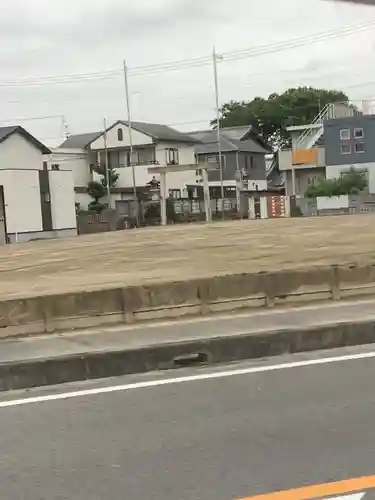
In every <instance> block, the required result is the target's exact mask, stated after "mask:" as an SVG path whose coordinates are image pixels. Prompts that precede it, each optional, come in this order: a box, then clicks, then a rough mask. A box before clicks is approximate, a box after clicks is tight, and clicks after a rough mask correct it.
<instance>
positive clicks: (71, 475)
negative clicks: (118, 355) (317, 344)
mask: <svg viewBox="0 0 375 500" xmlns="http://www.w3.org/2000/svg"><path fill="white" fill-rule="evenodd" d="M357 354H359V355H360V356H375V353H372V354H371V347H365V348H355V349H340V350H336V351H330V352H321V353H319V354H317V353H315V354H303V355H294V356H284V357H281V358H273V359H270V360H263V361H258V362H253V363H246V364H240V365H238V364H235V365H230V366H225V367H220V368H216V369H205V370H202V369H200V370H182V371H173V372H168V373H160V374H151V375H150V374H148V375H146V376H137V377H135V376H133V377H123V378H120V379H111V380H110V381H108V380H105V381H97V382H90V383H85V384H72V385H70V386H63V387H56V388H49V389H45V390H37V391H29V392H17V393H8V394H4V395H2V399H1V400H0V485H1V498H4V499H12V500H25V499H27V500H44V499H46V500H47V499H48V500H54V499H59V500H62V499H64V500H65V499H69V500H109V499H111V500H123V499H126V500H194V499H202V500H232V499H233V500H235V499H240V498H244V497H250V496H252V495H256V494H260V493H266V492H271V491H277V490H283V489H287V488H294V487H299V486H302V485H304V484H314V483H324V482H330V481H339V480H342V479H346V478H353V477H358V476H365V475H366V476H367V475H371V474H374V472H375V388H374V380H375V357H368V358H365V357H361V358H360V359H346V360H340V361H337V360H333V361H332V357H337V356H342V355H346V356H349V357H352V355H357ZM327 357H330V359H329V360H328V361H327V359H325V361H324V363H322V360H323V359H324V358H327ZM291 362H292V363H297V365H296V364H294V365H292V366H290V365H289V363H291ZM285 363H287V364H288V365H286V366H284V364H285ZM298 363H299V364H298ZM307 363H311V364H307ZM317 363H319V364H317ZM275 365H276V368H275ZM280 365H283V366H280ZM238 370H241V372H238ZM233 371H236V372H235V373H233ZM223 372H224V373H223ZM180 377H184V378H183V379H182V380H181V378H180ZM194 377H196V378H195V379H194ZM207 377H213V378H207ZM165 382H167V383H165ZM129 384H133V385H131V386H130V387H129ZM153 384H154V385H153ZM119 385H122V386H121V387H119ZM72 391H76V392H75V394H68V395H69V396H70V397H69V398H67V399H58V398H60V397H61V396H60V395H61V393H64V394H65V396H66V393H71V392H72ZM77 391H78V392H77ZM79 391H86V392H83V393H82V392H79ZM87 391H91V392H87ZM100 391H103V393H100ZM110 391H113V392H110ZM65 396H64V397H65ZM30 397H33V398H36V399H34V400H31V402H30V401H25V399H24V398H30ZM7 404H10V405H12V406H5V405H7ZM358 498H360V497H358ZM371 498H375V496H373V497H372V496H371V493H370V495H366V496H365V500H370V499H371Z"/></svg>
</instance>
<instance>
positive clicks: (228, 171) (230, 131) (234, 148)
mask: <svg viewBox="0 0 375 500" xmlns="http://www.w3.org/2000/svg"><path fill="white" fill-rule="evenodd" d="M189 136H190V137H193V138H194V139H196V141H197V144H196V146H195V155H196V159H197V162H199V163H217V162H218V161H219V158H218V140H217V131H216V130H212V129H210V130H203V131H195V132H190V133H189ZM220 150H221V154H222V174H223V185H224V188H225V189H224V194H225V196H230V195H231V193H233V192H235V190H236V185H237V182H238V179H239V178H240V179H241V180H243V181H245V187H246V188H248V189H251V190H254V191H255V190H259V191H264V190H267V186H268V183H267V169H266V159H265V156H266V154H269V153H270V150H269V149H268V147H267V146H266V144H265V143H264V141H263V140H262V139H261V138H260V136H259V134H257V133H256V132H255V131H254V130H253V129H252V127H249V126H242V127H227V128H222V129H220ZM208 180H209V185H210V191H211V194H212V195H213V196H216V197H220V189H221V180H220V171H219V170H216V171H211V172H209V174H208Z"/></svg>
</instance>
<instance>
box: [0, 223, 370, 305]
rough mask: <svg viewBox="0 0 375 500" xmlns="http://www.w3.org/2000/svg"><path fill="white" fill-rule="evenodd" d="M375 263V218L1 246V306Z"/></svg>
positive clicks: (183, 227) (214, 227) (173, 228)
mask: <svg viewBox="0 0 375 500" xmlns="http://www.w3.org/2000/svg"><path fill="white" fill-rule="evenodd" d="M370 261H373V262H375V216H373V215H359V216H341V217H320V218H311V219H305V218H301V219H278V220H263V221H236V222H225V223H215V224H212V225H210V226H209V225H204V224H202V225H179V226H171V227H167V228H160V227H158V228H149V229H139V230H132V231H121V232H117V233H106V234H98V235H90V236H81V237H78V238H67V239H64V240H49V241H37V242H30V243H24V244H18V245H9V246H7V247H0V299H2V300H4V299H6V298H12V297H26V296H33V295H44V294H53V293H63V292H68V291H74V290H94V289H101V288H108V287H112V286H114V285H125V286H126V285H132V284H142V283H151V282H158V281H171V280H184V279H189V278H194V277H209V276H215V275H224V274H231V273H241V272H252V271H254V272H257V271H260V270H278V269H287V268H288V269H290V268H297V267H299V268H300V267H306V266H308V267H311V266H315V265H322V264H333V263H337V264H338V263H341V264H344V263H355V262H370Z"/></svg>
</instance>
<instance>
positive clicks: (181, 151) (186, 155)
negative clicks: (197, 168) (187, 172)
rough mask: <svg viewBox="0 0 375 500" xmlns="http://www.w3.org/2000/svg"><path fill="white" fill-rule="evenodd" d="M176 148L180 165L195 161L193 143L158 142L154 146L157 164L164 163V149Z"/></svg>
mask: <svg viewBox="0 0 375 500" xmlns="http://www.w3.org/2000/svg"><path fill="white" fill-rule="evenodd" d="M169 148H171V149H178V156H179V162H180V165H191V164H193V163H196V160H195V154H194V145H193V144H185V143H176V142H160V143H158V144H157V145H156V146H155V159H156V161H157V162H159V165H166V153H165V150H166V149H169Z"/></svg>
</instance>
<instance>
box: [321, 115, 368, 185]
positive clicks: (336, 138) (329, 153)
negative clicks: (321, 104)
mask: <svg viewBox="0 0 375 500" xmlns="http://www.w3.org/2000/svg"><path fill="white" fill-rule="evenodd" d="M324 144H325V159H326V176H327V178H328V179H332V178H335V177H336V178H337V177H340V175H342V174H343V173H345V172H347V171H348V170H349V169H351V168H354V169H355V170H357V171H359V172H362V173H363V175H364V176H365V177H366V178H367V181H368V190H369V192H370V193H375V115H371V114H370V115H356V116H348V117H343V118H334V119H331V120H327V121H325V122H324Z"/></svg>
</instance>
